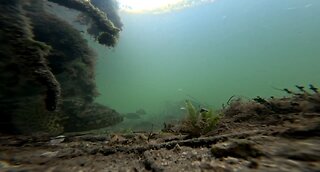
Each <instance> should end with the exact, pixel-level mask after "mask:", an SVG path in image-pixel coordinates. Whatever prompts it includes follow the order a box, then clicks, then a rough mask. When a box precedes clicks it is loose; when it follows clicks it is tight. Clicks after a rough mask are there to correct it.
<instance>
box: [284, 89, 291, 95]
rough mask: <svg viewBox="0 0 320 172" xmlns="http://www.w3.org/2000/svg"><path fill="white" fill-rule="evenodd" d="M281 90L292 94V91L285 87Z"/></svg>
mask: <svg viewBox="0 0 320 172" xmlns="http://www.w3.org/2000/svg"><path fill="white" fill-rule="evenodd" d="M283 91H285V92H286V93H288V94H293V92H292V91H290V90H288V89H287V88H285V89H283Z"/></svg>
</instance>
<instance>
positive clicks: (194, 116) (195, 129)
mask: <svg viewBox="0 0 320 172" xmlns="http://www.w3.org/2000/svg"><path fill="white" fill-rule="evenodd" d="M186 109H187V118H186V119H185V120H183V121H182V124H181V126H180V128H181V131H182V132H186V133H188V134H190V135H191V136H200V135H203V134H206V133H208V132H210V131H211V130H213V129H214V128H215V126H216V124H217V123H218V121H219V118H220V114H218V113H215V112H214V111H213V110H212V109H208V110H207V109H204V108H201V109H199V110H197V109H196V108H195V107H194V106H193V104H192V103H191V102H190V101H189V100H186Z"/></svg>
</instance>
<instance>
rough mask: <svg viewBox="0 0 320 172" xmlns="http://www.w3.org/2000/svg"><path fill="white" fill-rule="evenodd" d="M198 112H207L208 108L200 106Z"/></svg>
mask: <svg viewBox="0 0 320 172" xmlns="http://www.w3.org/2000/svg"><path fill="white" fill-rule="evenodd" d="M199 112H200V113H203V112H209V110H208V109H206V108H201V109H200V111H199Z"/></svg>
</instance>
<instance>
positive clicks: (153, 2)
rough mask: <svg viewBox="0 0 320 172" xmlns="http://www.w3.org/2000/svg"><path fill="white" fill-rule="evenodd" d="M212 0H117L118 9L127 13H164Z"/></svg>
mask: <svg viewBox="0 0 320 172" xmlns="http://www.w3.org/2000/svg"><path fill="white" fill-rule="evenodd" d="M213 1H214V0H118V2H119V5H120V9H121V10H122V11H125V12H129V13H164V12H170V11H173V10H178V9H182V8H187V7H191V6H195V5H199V4H203V3H208V2H213Z"/></svg>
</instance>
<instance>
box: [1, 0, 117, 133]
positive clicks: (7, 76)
mask: <svg viewBox="0 0 320 172" xmlns="http://www.w3.org/2000/svg"><path fill="white" fill-rule="evenodd" d="M67 2H70V3H67ZM45 3H47V1H44V0H3V1H1V2H0V13H1V15H0V26H1V27H0V55H1V59H0V79H1V82H0V109H1V116H0V118H1V127H0V131H6V132H20V133H21V132H22V133H32V132H37V131H44V132H48V133H51V134H57V133H61V132H63V131H64V130H65V129H67V131H74V130H76V131H83V130H90V129H96V128H99V127H107V126H110V125H114V124H117V123H119V122H121V121H122V118H121V117H120V115H119V114H118V113H117V112H116V111H114V110H111V109H110V108H108V107H105V106H103V105H97V104H95V103H93V102H94V99H95V97H96V96H97V95H98V93H97V90H96V86H95V72H94V71H95V61H96V56H95V53H94V52H93V51H92V50H91V48H90V47H89V46H88V43H87V41H86V40H85V39H84V38H83V37H82V34H81V33H80V32H79V31H78V30H76V29H75V28H74V26H72V25H71V24H69V23H67V22H66V21H64V20H63V19H60V18H58V17H57V16H55V15H54V14H52V13H48V12H47V11H46V10H45V8H44V4H45ZM56 3H58V1H57V2H56ZM58 4H63V5H64V6H66V7H69V8H73V9H76V10H79V11H81V12H83V13H85V15H88V16H89V17H90V18H91V19H92V22H91V23H89V25H90V26H89V29H91V31H92V32H88V33H89V34H92V35H93V36H95V37H96V39H97V41H98V42H99V43H101V44H103V45H107V46H114V45H115V43H116V41H117V37H118V33H119V30H120V29H118V28H117V27H115V26H114V25H113V23H112V21H111V20H109V19H108V18H107V17H106V15H105V13H103V12H102V11H100V10H99V9H98V8H96V7H94V6H93V5H92V4H91V3H86V2H85V1H77V0H68V1H60V3H58ZM110 12H112V11H110ZM113 12H116V10H114V11H113ZM114 15H115V16H116V15H117V14H114ZM70 101H71V102H80V103H78V104H77V103H73V104H71V105H70V104H68V102H70ZM66 104H68V106H66ZM88 109H91V111H92V112H94V113H87V112H88ZM80 114H86V116H85V117H84V116H81V115H80ZM79 115H80V117H79ZM74 119H77V120H74ZM75 121H76V122H77V123H78V124H76V123H74V122H75ZM89 121H90V123H89ZM27 126H32V127H29V128H28V127H27ZM72 126H73V127H75V128H73V127H72ZM76 126H77V127H76Z"/></svg>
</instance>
